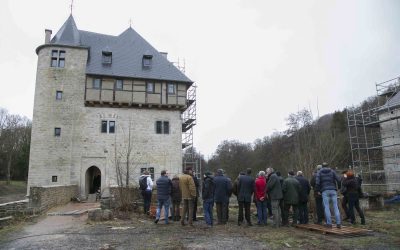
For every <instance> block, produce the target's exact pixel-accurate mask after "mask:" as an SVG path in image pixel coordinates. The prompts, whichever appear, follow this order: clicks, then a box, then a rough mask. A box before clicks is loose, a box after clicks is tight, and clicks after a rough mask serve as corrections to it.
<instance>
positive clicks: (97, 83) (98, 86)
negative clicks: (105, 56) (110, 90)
mask: <svg viewBox="0 0 400 250" xmlns="http://www.w3.org/2000/svg"><path fill="white" fill-rule="evenodd" d="M93 88H94V89H101V79H99V78H95V79H93Z"/></svg>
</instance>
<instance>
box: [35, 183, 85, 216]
mask: <svg viewBox="0 0 400 250" xmlns="http://www.w3.org/2000/svg"><path fill="white" fill-rule="evenodd" d="M77 196H78V186H77V185H68V186H44V187H31V188H30V196H29V207H31V208H34V209H35V210H37V211H38V212H42V211H46V210H48V209H50V208H52V207H55V206H58V205H64V204H66V203H68V202H70V201H71V199H72V198H74V197H77Z"/></svg>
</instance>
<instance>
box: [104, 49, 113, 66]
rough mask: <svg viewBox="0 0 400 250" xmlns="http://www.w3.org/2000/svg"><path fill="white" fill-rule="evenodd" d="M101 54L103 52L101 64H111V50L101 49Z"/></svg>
mask: <svg viewBox="0 0 400 250" xmlns="http://www.w3.org/2000/svg"><path fill="white" fill-rule="evenodd" d="M102 54H103V56H102V62H103V64H111V62H112V52H110V51H103V52H102Z"/></svg>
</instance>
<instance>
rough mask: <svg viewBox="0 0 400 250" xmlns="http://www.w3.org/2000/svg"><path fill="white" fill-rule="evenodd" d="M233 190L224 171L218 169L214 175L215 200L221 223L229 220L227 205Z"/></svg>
mask: <svg viewBox="0 0 400 250" xmlns="http://www.w3.org/2000/svg"><path fill="white" fill-rule="evenodd" d="M231 190H232V183H231V181H230V180H229V179H228V178H227V177H226V176H224V171H223V170H222V169H218V170H217V173H216V174H215V177H214V202H215V205H216V207H217V221H218V224H219V225H223V224H226V222H227V221H228V217H227V216H228V215H227V210H228V208H227V206H228V202H229V196H230V194H231Z"/></svg>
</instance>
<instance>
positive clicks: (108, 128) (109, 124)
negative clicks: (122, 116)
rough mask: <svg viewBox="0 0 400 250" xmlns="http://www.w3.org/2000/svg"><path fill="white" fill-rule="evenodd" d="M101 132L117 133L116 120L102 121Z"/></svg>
mask: <svg viewBox="0 0 400 250" xmlns="http://www.w3.org/2000/svg"><path fill="white" fill-rule="evenodd" d="M101 133H105V134H114V133H115V121H104V120H103V121H101Z"/></svg>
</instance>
